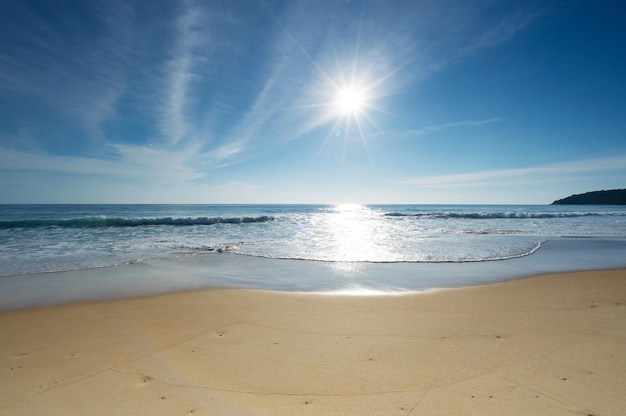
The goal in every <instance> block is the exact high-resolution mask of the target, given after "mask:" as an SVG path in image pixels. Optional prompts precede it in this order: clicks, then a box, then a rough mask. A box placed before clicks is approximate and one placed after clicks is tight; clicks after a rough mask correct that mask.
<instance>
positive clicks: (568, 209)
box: [0, 205, 626, 308]
mask: <svg viewBox="0 0 626 416" xmlns="http://www.w3.org/2000/svg"><path fill="white" fill-rule="evenodd" d="M614 267H626V208H624V207H615V206H519V205H516V206H492V205H490V206H481V205H370V206H363V205H338V206H334V205H3V206H0V276H1V277H0V292H1V293H2V294H1V295H0V308H6V307H9V306H7V305H22V304H39V303H41V302H44V303H51V302H52V303H54V302H56V301H66V300H73V299H82V298H102V297H109V296H114V297H117V296H134V295H140V294H146V293H160V292H164V291H171V290H181V289H188V288H197V287H216V286H219V287H251V288H261V289H274V290H289V291H307V292H318V291H319V292H325V293H328V292H334V293H348V292H350V293H379V292H382V293H389V292H394V293H402V292H405V291H415V290H426V289H431V288H438V287H451V286H464V285H470V284H478V283H483V282H488V281H494V280H501V279H506V278H514V277H520V276H527V275H531V274H538V273H544V272H555V271H556V272H558V271H567V270H582V269H599V268H614ZM18 294H19V295H18ZM20 299H21V300H20Z"/></svg>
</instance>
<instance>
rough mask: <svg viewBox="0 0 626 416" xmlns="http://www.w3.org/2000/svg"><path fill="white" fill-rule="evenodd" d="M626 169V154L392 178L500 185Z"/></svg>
mask: <svg viewBox="0 0 626 416" xmlns="http://www.w3.org/2000/svg"><path fill="white" fill-rule="evenodd" d="M613 170H616V171H626V155H624V156H615V157H607V158H598V159H588V160H579V161H571V162H562V163H554V164H549V165H545V166H536V167H529V168H520V169H499V170H490V171H484V172H471V173H461V174H454V175H440V176H426V177H417V178H405V179H399V180H395V181H393V182H395V183H398V184H404V185H413V186H418V187H424V188H440V187H456V186H478V185H480V186H483V185H503V184H506V183H510V182H513V181H520V180H523V181H545V180H546V179H548V178H554V177H557V176H560V175H566V174H576V173H585V172H603V171H613Z"/></svg>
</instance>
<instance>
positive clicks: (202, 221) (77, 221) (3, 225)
mask: <svg viewBox="0 0 626 416" xmlns="http://www.w3.org/2000/svg"><path fill="white" fill-rule="evenodd" d="M273 219H274V217H270V216H267V215H263V216H259V217H229V218H223V217H195V218H172V217H163V218H106V217H85V218H72V219H63V220H59V219H45V220H18V221H0V229H2V230H7V229H11V228H45V227H58V228H115V227H141V226H157V225H170V226H192V225H215V224H249V223H259V222H267V221H272V220H273Z"/></svg>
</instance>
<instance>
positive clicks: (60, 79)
mask: <svg viewBox="0 0 626 416" xmlns="http://www.w3.org/2000/svg"><path fill="white" fill-rule="evenodd" d="M16 7H22V6H16ZM90 7H91V6H89V7H88V8H90ZM92 16H93V18H94V23H93V26H94V27H92V28H90V30H85V28H84V27H82V26H81V24H80V21H79V20H77V19H73V18H72V14H71V12H70V11H67V10H63V9H62V8H59V9H55V13H52V14H51V15H49V16H47V19H43V18H42V17H41V16H39V15H37V14H36V13H35V12H32V11H30V10H27V9H26V8H24V9H23V10H21V19H22V21H19V22H15V21H12V22H4V23H3V25H2V26H4V31H6V33H4V34H2V35H1V36H2V37H3V38H4V39H16V38H17V39H19V42H17V43H11V44H8V45H7V47H3V48H2V49H1V51H0V62H1V65H0V68H2V69H0V90H5V91H11V92H12V94H15V96H16V97H21V98H22V99H23V98H26V99H28V100H33V101H34V102H35V103H37V104H39V105H42V104H43V105H45V106H48V107H49V108H50V109H51V110H52V112H53V113H55V114H56V115H60V116H61V117H62V118H65V120H64V121H65V122H66V123H67V122H70V123H71V124H75V125H78V126H79V127H80V128H81V129H83V131H85V132H86V133H87V134H88V135H90V136H91V137H99V138H101V137H102V130H101V125H102V123H103V122H104V121H105V120H107V119H109V118H110V117H114V116H115V113H116V112H115V104H116V102H117V100H118V99H119V98H120V97H121V96H122V94H123V93H124V89H125V70H126V68H127V65H128V59H129V56H130V55H131V49H132V45H130V44H128V41H129V40H130V39H131V37H129V36H128V31H129V30H130V27H131V24H130V19H131V18H132V10H131V9H130V8H129V7H126V6H125V5H124V4H121V3H116V4H115V5H112V7H107V8H102V9H100V8H96V7H94V8H93V10H92ZM68 33H71V35H68ZM96 33H97V35H96Z"/></svg>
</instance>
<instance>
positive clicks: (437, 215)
mask: <svg viewBox="0 0 626 416" xmlns="http://www.w3.org/2000/svg"><path fill="white" fill-rule="evenodd" d="M611 215H626V214H622V213H615V212H611V213H600V212H464V213H460V212H424V213H404V212H388V213H386V214H385V216H386V217H414V218H426V219H428V218H432V219H467V220H490V219H546V218H579V217H598V216H611Z"/></svg>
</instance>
